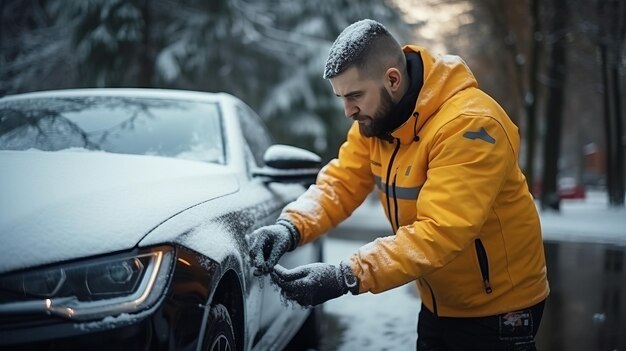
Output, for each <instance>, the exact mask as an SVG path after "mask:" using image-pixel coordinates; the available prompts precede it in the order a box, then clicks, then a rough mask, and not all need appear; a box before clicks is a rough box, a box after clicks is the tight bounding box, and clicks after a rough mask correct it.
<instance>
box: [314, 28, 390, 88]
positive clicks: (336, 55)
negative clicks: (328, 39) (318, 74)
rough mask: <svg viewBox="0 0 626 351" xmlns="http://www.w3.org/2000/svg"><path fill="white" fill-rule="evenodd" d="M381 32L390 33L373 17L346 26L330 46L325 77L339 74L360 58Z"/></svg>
mask: <svg viewBox="0 0 626 351" xmlns="http://www.w3.org/2000/svg"><path fill="white" fill-rule="evenodd" d="M380 34H384V35H390V34H389V32H388V31H387V28H385V26H383V25H382V24H380V23H378V22H376V21H374V20H371V19H364V20H361V21H358V22H354V23H352V24H351V25H349V26H348V27H346V29H344V30H343V32H341V34H339V36H338V37H337V39H336V40H335V42H334V43H333V46H331V48H330V52H329V53H328V59H327V60H326V67H325V68H324V79H330V78H333V77H335V76H337V75H339V74H340V73H341V72H343V71H345V70H346V69H347V68H348V67H350V65H352V64H353V63H354V62H355V61H357V60H359V59H360V58H361V56H362V55H363V51H364V50H365V49H366V48H367V47H368V46H369V45H370V44H371V43H372V41H373V40H374V39H375V38H376V37H377V36H378V35H380Z"/></svg>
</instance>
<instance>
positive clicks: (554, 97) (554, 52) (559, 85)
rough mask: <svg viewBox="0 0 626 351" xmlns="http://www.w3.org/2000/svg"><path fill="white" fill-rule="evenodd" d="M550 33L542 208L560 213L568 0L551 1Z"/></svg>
mask: <svg viewBox="0 0 626 351" xmlns="http://www.w3.org/2000/svg"><path fill="white" fill-rule="evenodd" d="M551 5H552V6H551V9H550V10H551V20H550V24H551V31H550V37H549V38H548V43H547V44H548V47H549V52H550V58H549V61H548V79H549V81H548V100H547V108H546V133H545V138H544V157H543V177H542V189H541V197H540V198H541V208H542V209H547V208H551V209H554V210H557V211H558V210H560V200H561V199H560V196H559V194H558V188H557V185H558V184H557V176H558V171H559V169H558V161H559V156H560V147H561V123H562V120H563V101H564V99H563V97H564V94H565V79H566V72H567V60H566V58H567V50H566V49H567V46H566V36H567V30H568V28H567V18H568V15H567V13H568V3H567V0H552V2H551Z"/></svg>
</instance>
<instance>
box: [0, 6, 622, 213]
mask: <svg viewBox="0 0 626 351" xmlns="http://www.w3.org/2000/svg"><path fill="white" fill-rule="evenodd" d="M364 18H371V19H375V20H378V21H380V22H381V23H383V24H384V25H385V26H386V27H387V28H388V29H389V30H390V31H391V32H392V33H393V34H394V35H395V36H396V37H397V38H398V39H399V41H401V43H402V44H407V43H414V44H418V45H421V46H425V47H428V48H430V49H431V50H432V51H434V52H435V53H436V54H456V55H459V56H461V57H463V58H464V59H465V61H466V62H467V64H468V66H469V67H470V68H471V69H472V71H473V72H474V75H475V76H476V78H477V80H478V82H479V85H480V87H481V88H482V89H483V90H485V91H486V92H487V93H489V94H490V95H492V96H493V97H494V98H495V99H496V100H497V101H498V102H499V103H500V104H501V105H502V106H503V107H504V108H505V110H506V111H507V112H508V113H509V115H510V116H511V117H512V118H513V119H514V121H515V122H516V124H517V125H518V126H519V128H520V134H521V136H522V149H521V150H522V152H521V156H520V160H519V162H520V165H521V166H522V168H523V170H524V172H525V174H526V177H527V179H528V182H529V186H530V187H531V189H534V190H535V194H536V196H537V197H539V198H540V200H541V206H542V208H543V209H555V210H558V209H559V203H560V199H559V197H558V196H556V194H557V192H558V187H559V181H561V180H564V179H573V180H574V181H575V182H576V183H577V184H581V185H584V186H586V187H597V188H602V189H606V190H607V195H608V200H609V203H610V204H611V205H612V206H615V207H623V206H624V194H625V191H624V189H625V179H626V176H625V173H624V163H625V149H626V132H625V130H624V128H625V127H624V123H623V114H624V111H625V109H624V108H625V105H626V103H625V102H624V100H626V99H623V98H622V97H623V94H624V93H623V89H624V83H625V81H626V69H625V68H626V45H624V44H625V41H626V2H625V1H620V0H569V1H567V0H543V1H541V0H522V1H520V0H421V1H420V0H387V1H380V0H363V1H358V2H357V1H349V0H323V1H312V0H311V1H292V0H254V1H253V0H211V1H206V0H179V1H174V0H71V1H68V0H0V96H3V95H11V94H17V93H22V92H29V91H39V90H50V89H65V88H81V87H156V88H173V89H188V90H199V91H209V92H227V93H231V94H233V95H235V96H237V97H239V98H241V99H242V100H244V101H245V102H246V103H248V104H249V105H250V106H251V107H252V108H253V109H254V110H256V111H257V112H258V113H259V114H260V116H261V117H262V118H263V119H264V120H265V122H266V123H267V124H268V126H269V127H270V131H271V132H272V133H273V136H274V139H275V140H276V141H277V142H280V143H286V144H292V145H297V146H301V147H305V148H307V149H310V150H312V151H315V152H317V153H318V154H320V155H321V156H322V157H323V159H324V160H325V161H327V160H329V159H331V158H333V157H335V156H336V155H337V151H338V148H339V146H340V145H341V143H342V142H343V140H344V139H345V133H346V130H347V128H348V126H349V120H348V119H346V118H344V117H343V112H342V107H341V101H340V100H339V99H337V98H336V97H335V96H334V95H333V93H332V89H331V88H330V85H329V84H328V82H327V81H325V80H324V79H322V71H323V66H324V62H325V59H326V56H327V53H328V49H329V48H330V45H331V44H332V42H333V41H334V39H335V38H336V37H337V35H338V34H339V33H340V32H341V31H342V30H343V29H344V28H345V27H346V26H348V25H349V24H350V23H352V22H354V21H357V20H360V19H364ZM0 118H1V116H0ZM1 132H2V131H1V128H0V133H1Z"/></svg>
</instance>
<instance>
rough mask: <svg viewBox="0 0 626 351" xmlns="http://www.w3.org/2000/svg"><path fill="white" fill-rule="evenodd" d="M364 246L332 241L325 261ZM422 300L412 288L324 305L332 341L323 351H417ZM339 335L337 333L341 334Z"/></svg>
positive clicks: (408, 285)
mask: <svg viewBox="0 0 626 351" xmlns="http://www.w3.org/2000/svg"><path fill="white" fill-rule="evenodd" d="M361 245H363V242H359V241H354V240H343V239H336V238H329V239H328V240H326V241H325V247H324V249H325V250H326V251H325V254H326V261H327V262H329V263H331V262H332V263H337V262H339V261H341V260H342V259H343V258H347V257H349V256H350V255H351V254H352V253H353V252H354V251H356V249H357V248H358V247H359V246H361ZM420 304H421V300H420V298H419V296H418V295H417V291H416V289H415V287H414V285H413V284H407V285H405V286H402V287H400V288H397V289H393V290H390V291H387V292H384V293H382V294H361V295H358V296H353V295H345V296H343V297H340V298H338V299H334V300H331V301H329V302H327V303H326V304H325V305H324V312H325V314H326V321H327V323H329V324H330V325H329V327H330V328H329V329H332V330H330V331H329V334H330V335H329V337H328V340H325V342H324V345H323V346H324V347H323V348H322V349H323V350H337V351H352V350H361V351H368V350H372V351H374V350H376V351H381V350H398V351H402V350H415V341H416V338H417V332H416V329H417V313H418V311H419V307H420ZM341 331H342V333H340V335H337V332H341Z"/></svg>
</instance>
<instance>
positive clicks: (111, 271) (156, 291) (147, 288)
mask: <svg viewBox="0 0 626 351" xmlns="http://www.w3.org/2000/svg"><path fill="white" fill-rule="evenodd" d="M173 257H174V249H173V248H171V247H159V248H154V249H150V250H148V251H142V252H134V253H128V254H120V255H113V256H107V257H101V258H97V259H91V260H85V261H80V262H75V263H71V264H65V265H60V266H55V267H48V268H43V269H38V270H34V271H28V272H23V273H19V274H13V275H7V276H4V277H0V315H3V314H4V315H8V314H28V313H47V314H50V315H55V316H60V317H64V318H69V319H75V320H89V319H97V318H102V317H105V316H115V315H119V314H122V313H133V312H138V311H141V310H144V309H146V308H149V307H150V306H152V305H153V304H154V303H155V302H156V301H157V300H158V299H159V298H160V296H161V295H162V293H163V290H164V289H165V286H166V285H167V281H168V277H169V275H170V271H171V268H172V261H173Z"/></svg>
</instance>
